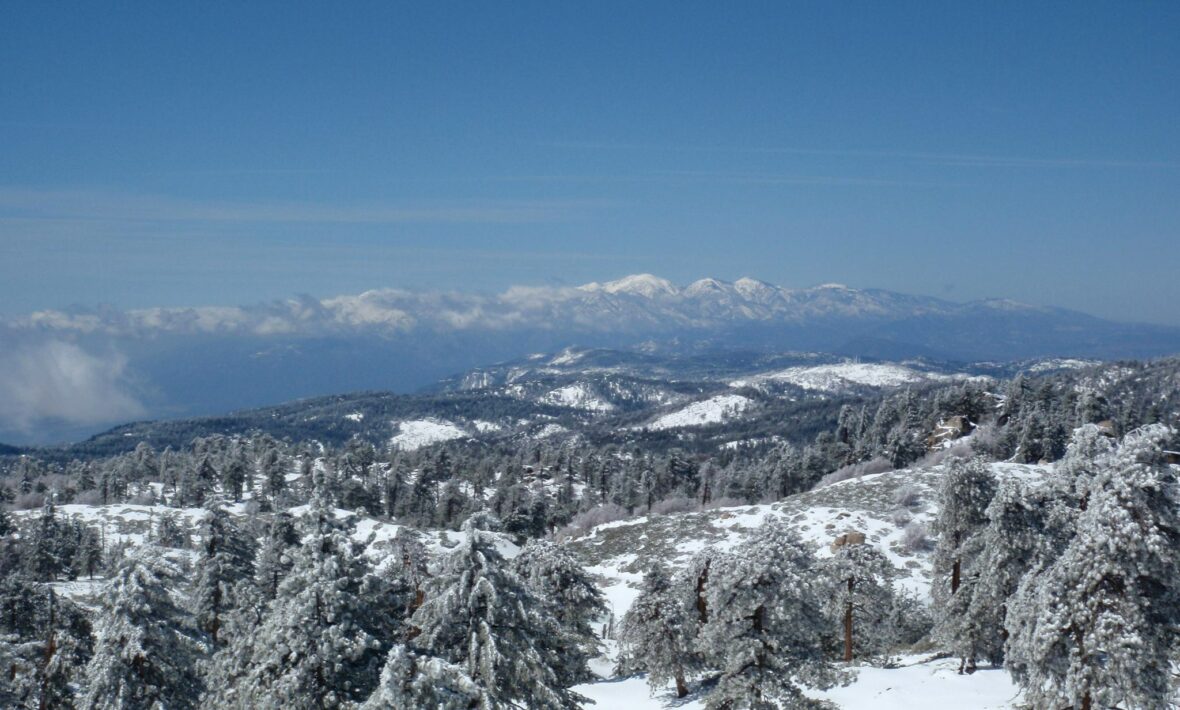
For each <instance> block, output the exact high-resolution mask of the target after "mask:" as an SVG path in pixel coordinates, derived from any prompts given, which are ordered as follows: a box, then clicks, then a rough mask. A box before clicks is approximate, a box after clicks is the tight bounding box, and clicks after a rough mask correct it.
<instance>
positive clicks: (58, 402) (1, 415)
mask: <svg viewBox="0 0 1180 710" xmlns="http://www.w3.org/2000/svg"><path fill="white" fill-rule="evenodd" d="M126 367H127V361H126V359H125V358H124V357H123V356H121V355H119V354H117V353H114V352H112V353H108V354H106V355H95V354H92V353H88V352H86V351H85V350H83V349H82V348H81V347H79V346H78V345H76V344H74V343H70V342H66V341H63V340H47V341H40V342H37V341H25V342H15V343H6V344H5V346H4V347H3V348H0V428H5V429H12V430H19V431H24V432H29V431H30V430H31V429H33V428H35V427H36V426H37V425H38V423H39V422H42V421H45V420H55V421H63V422H67V423H69V424H77V425H93V424H104V423H108V422H116V421H125V420H127V419H132V418H136V417H140V416H143V414H144V412H145V410H144V407H143V405H141V404H140V403H139V401H138V400H137V399H136V398H135V397H134V396H133V395H132V394H131V393H130V391H129V388H128V385H127V381H126V376H125V375H126Z"/></svg>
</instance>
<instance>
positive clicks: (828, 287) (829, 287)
mask: <svg viewBox="0 0 1180 710" xmlns="http://www.w3.org/2000/svg"><path fill="white" fill-rule="evenodd" d="M811 290H812V291H855V290H856V289H852V288H848V287H847V286H845V285H844V284H838V283H826V284H820V285H819V286H816V287H815V288H813V289H811Z"/></svg>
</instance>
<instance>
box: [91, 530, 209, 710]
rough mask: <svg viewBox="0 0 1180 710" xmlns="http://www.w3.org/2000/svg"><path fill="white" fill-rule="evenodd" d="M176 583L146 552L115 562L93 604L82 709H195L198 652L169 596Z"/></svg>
mask: <svg viewBox="0 0 1180 710" xmlns="http://www.w3.org/2000/svg"><path fill="white" fill-rule="evenodd" d="M178 576H179V571H178V570H177V569H176V568H175V567H173V566H172V565H171V564H170V563H169V562H167V561H166V560H164V559H162V558H161V557H159V556H158V554H157V552H156V551H155V550H153V549H151V547H150V546H149V547H145V548H141V549H139V550H136V551H135V552H132V553H130V554H128V555H127V556H126V557H125V558H124V559H123V562H122V564H120V566H119V569H118V571H117V572H116V573H115V576H114V577H113V578H112V579H111V580H110V581H109V582H108V583H107V584H106V587H105V589H104V592H103V594H102V595H101V596H100V603H101V607H100V611H99V614H98V618H97V623H96V625H95V642H94V656H93V657H92V658H91V659H90V663H89V664H88V665H87V667H86V683H85V687H86V695H85V697H84V698H83V701H82V706H83V707H85V708H87V709H88V710H102V709H105V708H110V710H127V709H134V708H160V707H168V708H191V707H197V698H199V697H200V694H201V681H200V676H199V675H198V673H197V666H198V662H199V659H200V657H201V654H202V653H203V652H204V647H203V644H202V642H201V640H200V637H199V635H198V634H197V632H196V629H195V628H194V627H193V624H192V621H191V619H190V618H189V617H188V615H187V614H186V613H185V612H184V611H183V610H182V609H181V608H180V607H179V606H177V605H176V604H175V603H174V602H173V600H172V597H171V595H170V594H169V591H168V586H169V585H170V584H175V583H176V582H177V577H178Z"/></svg>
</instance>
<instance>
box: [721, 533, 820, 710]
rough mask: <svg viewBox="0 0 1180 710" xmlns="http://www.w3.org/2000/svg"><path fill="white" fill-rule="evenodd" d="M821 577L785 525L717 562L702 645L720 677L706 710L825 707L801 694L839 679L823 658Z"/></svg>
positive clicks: (755, 536) (750, 540) (753, 538)
mask: <svg viewBox="0 0 1180 710" xmlns="http://www.w3.org/2000/svg"><path fill="white" fill-rule="evenodd" d="M815 571H816V563H815V559H814V558H813V557H812V555H811V552H810V551H809V550H808V549H807V547H806V545H804V543H803V541H802V540H800V539H799V536H798V534H796V533H795V532H793V531H792V530H790V529H789V528H788V527H787V526H786V524H785V523H783V522H782V521H781V520H778V519H773V520H768V521H766V522H765V523H763V525H762V527H761V528H759V530H758V531H757V532H756V533H754V534H753V535H751V536H750V537H748V538H747V539H746V540H745V541H743V542H742V544H741V545H739V546H738V547H737V548H736V549H734V551H733V552H732V553H730V554H727V555H724V556H722V557H719V558H717V559H716V560H714V562H713V565H712V567H711V569H710V572H709V584H708V605H709V608H710V610H711V611H710V613H709V621H708V623H706V624H705V627H704V629H703V632H702V636H701V639H702V642H703V648H704V650H705V654H706V657H707V659H708V661H709V662H710V664H711V665H713V666H715V667H717V668H719V669H720V670H721V677H720V679H719V681H718V683H717V687H716V688H715V689H714V690H713V691H712V692H711V693H710V694H709V696H708V697H707V698H706V707H707V708H709V709H710V710H714V709H719V708H726V709H728V708H759V709H769V708H808V707H823V703H820V702H817V701H815V700H812V699H810V698H808V697H807V696H806V695H804V693H803V689H802V687H801V685H807V686H810V687H812V688H828V687H831V686H832V685H833V684H835V683H836V682H837V681H838V680H839V679H840V675H839V673H838V672H837V671H836V670H835V669H834V668H833V667H832V666H831V665H830V664H829V663H828V662H827V661H826V660H825V658H824V637H825V635H826V634H827V633H828V628H827V623H826V618H827V617H826V616H825V614H824V604H823V590H822V581H821V580H820V578H819V576H818V575H816V574H815Z"/></svg>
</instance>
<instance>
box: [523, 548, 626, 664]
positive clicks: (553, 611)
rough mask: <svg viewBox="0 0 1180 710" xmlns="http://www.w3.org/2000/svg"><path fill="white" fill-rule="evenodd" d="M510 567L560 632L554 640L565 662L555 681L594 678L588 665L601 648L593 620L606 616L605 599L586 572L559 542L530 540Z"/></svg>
mask: <svg viewBox="0 0 1180 710" xmlns="http://www.w3.org/2000/svg"><path fill="white" fill-rule="evenodd" d="M512 568H513V569H514V570H515V571H516V573H517V574H519V575H520V576H521V578H522V579H523V580H524V581H525V583H526V584H528V585H529V587H530V588H531V589H532V590H533V592H534V593H535V594H536V595H537V596H538V597H540V598H541V600H542V601H543V602H544V603H545V604H546V605H547V606H548V609H549V614H550V615H551V616H552V617H553V618H554V619H555V620H556V621H557V624H558V626H559V627H560V629H561V632H562V638H561V639H560V640H559V641H558V643H559V645H560V646H561V647H562V648H561V655H562V657H563V658H565V659H566V662H565V663H563V664H561V665H560V666H558V668H557V671H558V676H559V678H558V679H559V681H560V682H561V683H562V684H563V685H567V686H569V685H575V684H577V683H584V682H586V681H589V680H592V679H594V677H595V676H594V674H593V673H592V672H591V671H590V667H589V665H588V663H589V661H590V659H591V658H594V657H595V656H597V655H598V654H599V653H600V652H601V650H602V648H601V644H600V643H599V641H598V635H597V634H595V633H594V627H593V622H594V621H595V620H596V619H598V618H600V617H603V616H605V615H606V612H607V609H606V600H605V599H604V598H603V596H602V592H600V591H599V590H598V587H596V586H595V585H594V581H593V580H592V579H590V575H588V574H586V570H584V569H582V566H581V565H580V564H578V562H577V560H575V559H574V558H573V556H572V555H571V554H570V553H569V551H568V550H566V549H565V548H564V547H562V546H561V545H558V544H556V543H553V542H549V541H547V540H534V541H532V542H530V543H529V544H528V545H526V546H525V548H524V549H523V550H521V553H520V554H519V555H517V556H516V559H514V560H513V561H512Z"/></svg>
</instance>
